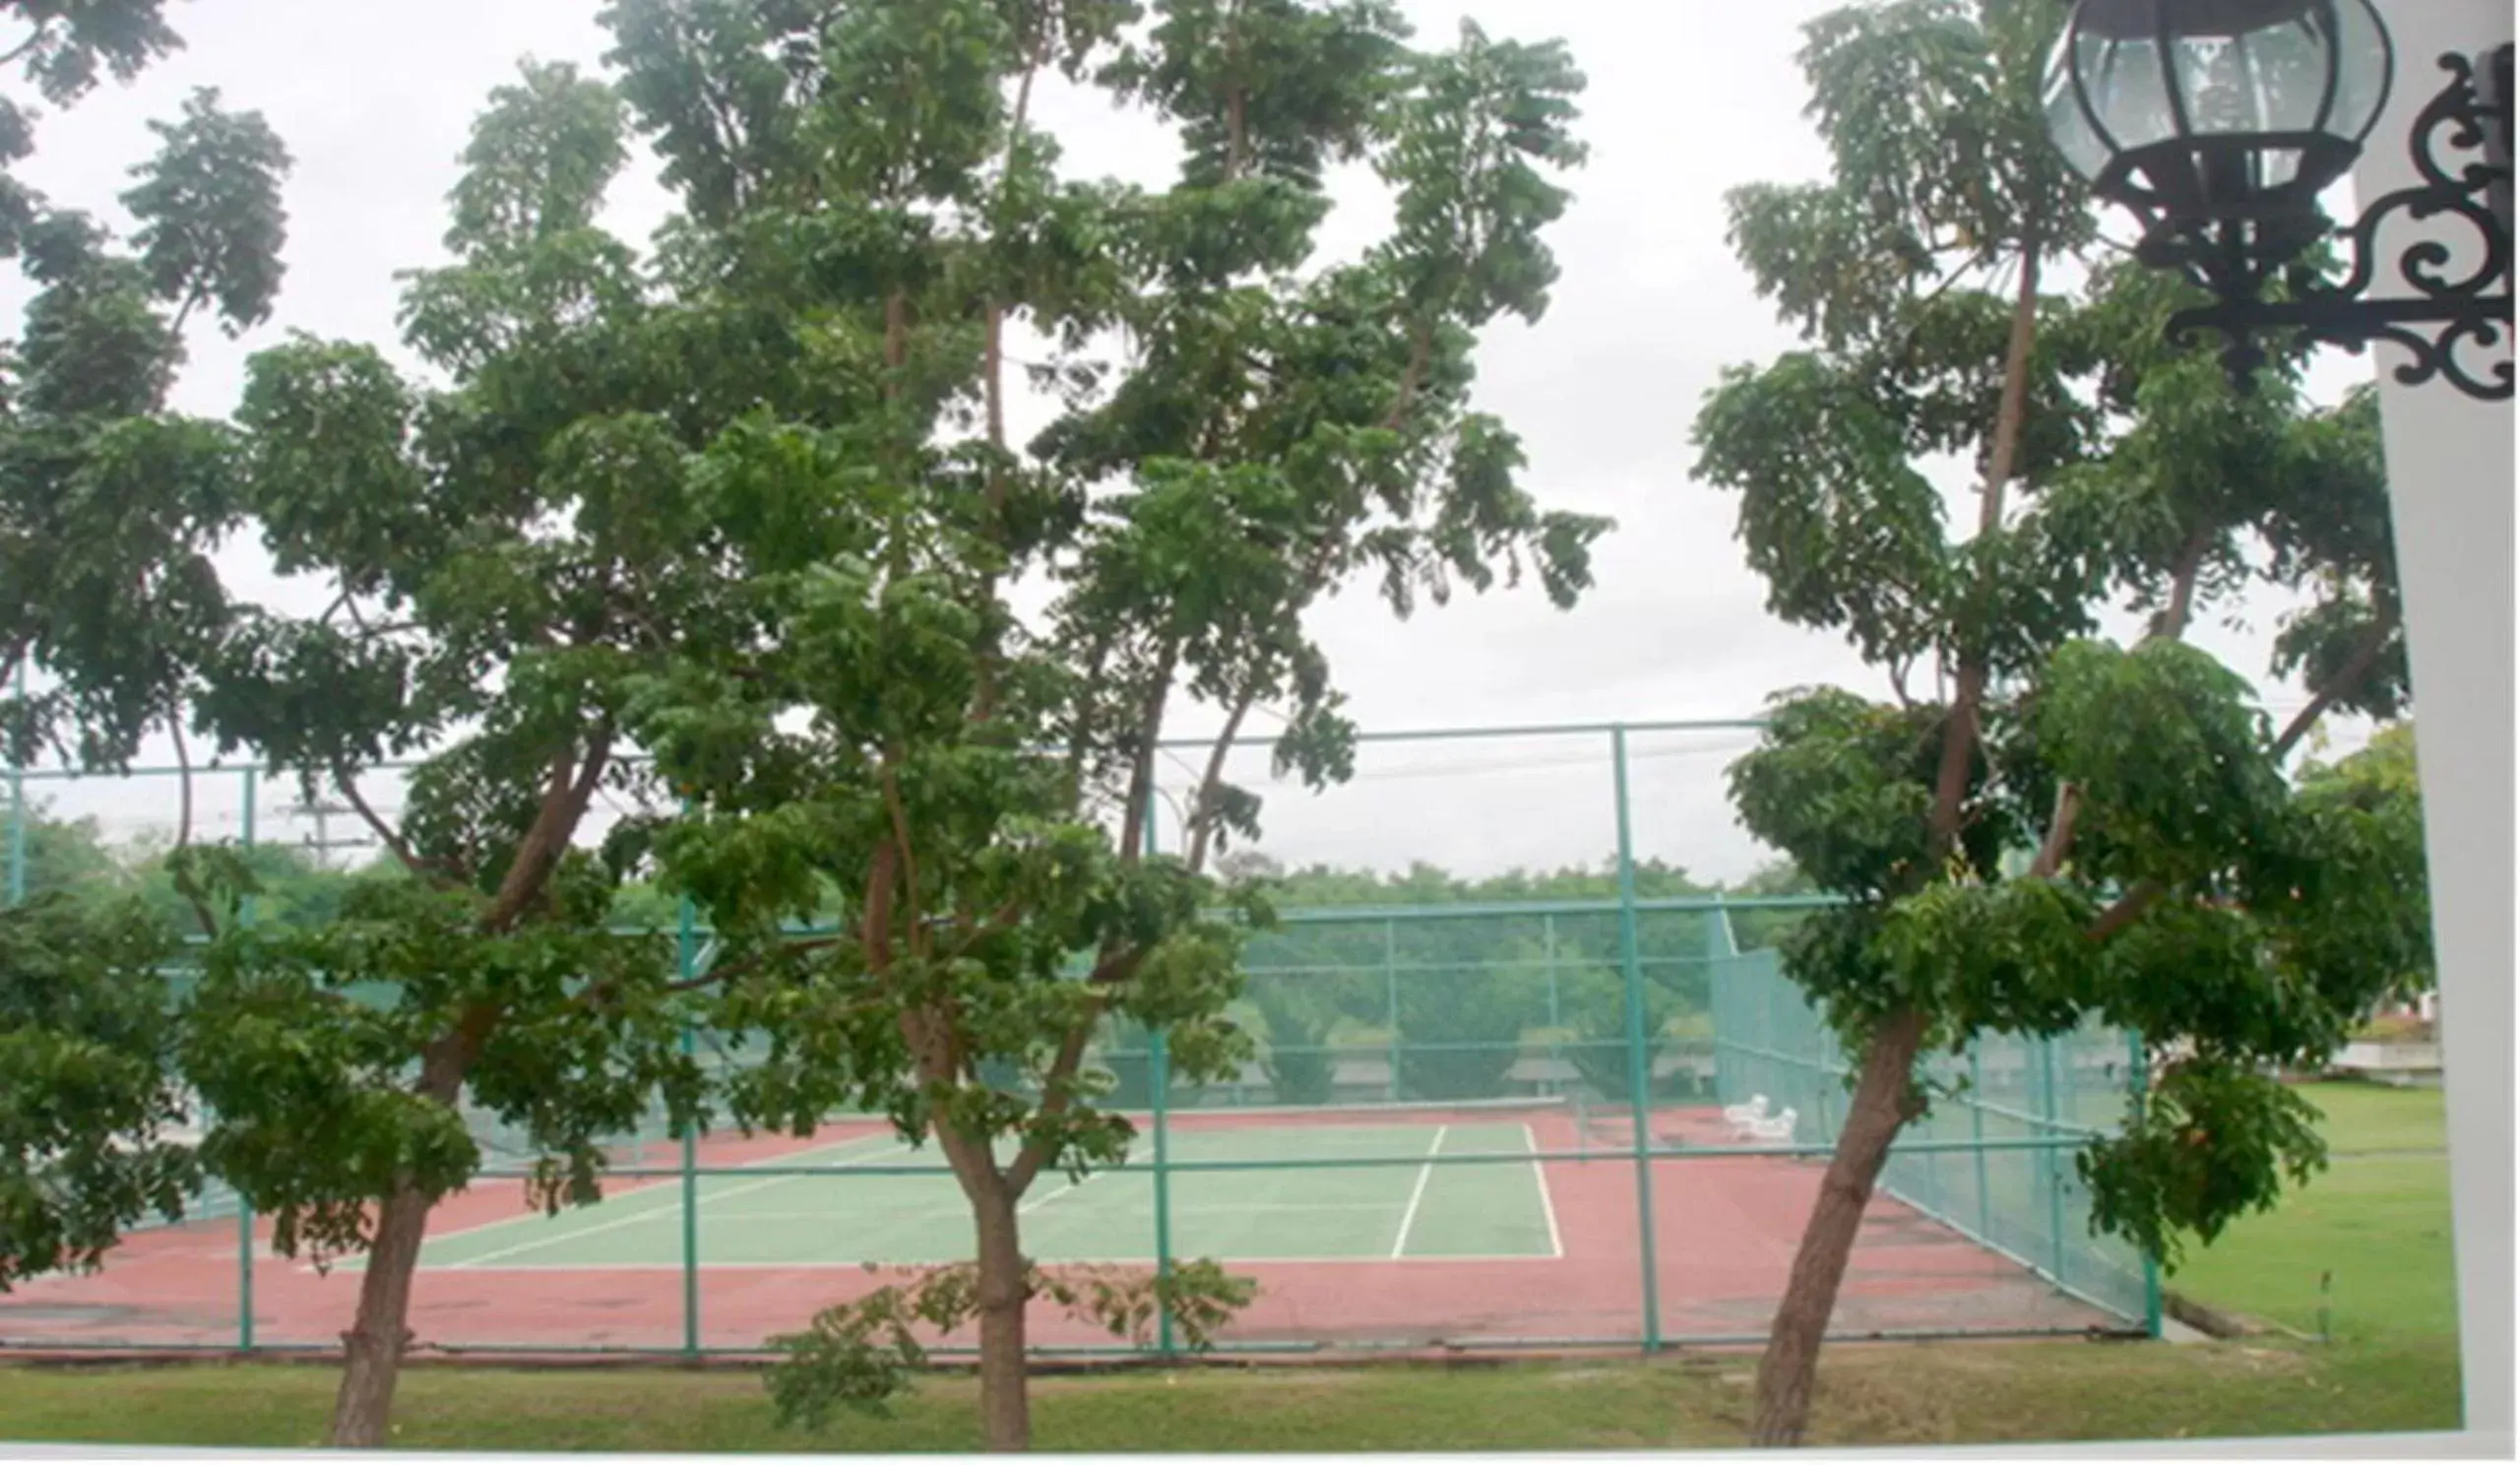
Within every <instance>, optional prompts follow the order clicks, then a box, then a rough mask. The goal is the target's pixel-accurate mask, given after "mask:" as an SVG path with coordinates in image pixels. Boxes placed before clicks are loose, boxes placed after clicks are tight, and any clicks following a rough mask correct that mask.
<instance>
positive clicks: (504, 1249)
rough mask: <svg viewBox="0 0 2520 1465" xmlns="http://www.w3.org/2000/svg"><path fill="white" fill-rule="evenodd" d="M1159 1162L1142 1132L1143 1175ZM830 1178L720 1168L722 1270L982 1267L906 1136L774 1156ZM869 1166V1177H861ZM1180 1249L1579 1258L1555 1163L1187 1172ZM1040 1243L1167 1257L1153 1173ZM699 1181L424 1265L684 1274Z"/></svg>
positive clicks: (1389, 1129)
mask: <svg viewBox="0 0 2520 1465" xmlns="http://www.w3.org/2000/svg"><path fill="white" fill-rule="evenodd" d="M1538 1150H1539V1146H1538V1145H1537V1143H1535V1141H1534V1139H1533V1135H1532V1131H1531V1129H1530V1127H1529V1126H1527V1125H1525V1124H1521V1123H1497V1122H1480V1123H1461V1124H1437V1123H1425V1124H1411V1123H1399V1124H1355V1125H1324V1126H1317V1127H1306V1126H1299V1125H1286V1126H1272V1127H1237V1128H1229V1129H1218V1130H1212V1131H1207V1132H1200V1131H1197V1130H1190V1131H1188V1132H1183V1131H1182V1130H1178V1129H1176V1130H1175V1131H1174V1132H1173V1133H1172V1134H1171V1135H1170V1136H1169V1138H1168V1140H1167V1145H1166V1160H1167V1162H1168V1163H1171V1164H1181V1163H1185V1162H1188V1163H1196V1162H1203V1161H1205V1162H1247V1161H1259V1160H1266V1161H1284V1162H1288V1163H1290V1164H1296V1165H1301V1164H1312V1163H1318V1162H1321V1161H1338V1160H1354V1159H1363V1158H1377V1159H1382V1158H1392V1157H1413V1156H1420V1155H1422V1156H1426V1157H1428V1158H1432V1157H1434V1156H1437V1155H1444V1156H1462V1155H1515V1154H1535V1155H1536V1154H1537V1153H1538ZM1150 1158H1151V1156H1150V1155H1149V1154H1148V1153H1147V1142H1146V1141H1145V1140H1144V1139H1143V1138H1141V1139H1140V1141H1139V1149H1138V1153H1137V1154H1136V1155H1134V1156H1133V1157H1132V1159H1133V1161H1134V1162H1135V1163H1139V1164H1144V1163H1145V1162H1147V1161H1148V1160H1149V1159H1150ZM763 1164H764V1166H766V1167H775V1168H780V1169H788V1168H795V1167H807V1166H810V1167H814V1168H815V1169H816V1170H817V1172H818V1173H817V1174H813V1175H765V1176H747V1175H744V1174H743V1173H742V1172H741V1171H735V1172H721V1173H718V1174H714V1175H705V1176H702V1177H700V1178H698V1180H697V1181H696V1182H695V1194H696V1201H695V1204H694V1212H695V1221H696V1228H695V1229H696V1231H697V1234H698V1236H697V1240H698V1256H699V1262H700V1265H702V1266H704V1267H794V1266H846V1265H856V1264H860V1263H866V1262H874V1263H882V1264H895V1263H899V1264H923V1263H934V1262H947V1261H955V1260H960V1259H965V1258H968V1257H969V1256H970V1255H971V1248H972V1235H971V1229H972V1221H971V1209H970V1207H969V1205H968V1204H967V1203H966V1202H965V1200H964V1197H963V1193H962V1190H961V1189H960V1187H959V1186H957V1185H956V1183H955V1181H954V1179H953V1178H952V1177H951V1176H949V1175H946V1174H943V1173H942V1172H941V1171H940V1172H938V1173H935V1174H927V1175H908V1176H904V1175H868V1174H864V1173H862V1171H863V1169H864V1168H865V1167H868V1166H897V1165H941V1164H942V1159H941V1157H940V1156H939V1155H938V1154H937V1152H936V1151H935V1149H934V1148H933V1146H930V1147H928V1148H927V1149H925V1150H924V1151H914V1150H912V1149H910V1148H909V1147H908V1146H906V1145H904V1144H902V1143H901V1141H900V1140H899V1139H898V1138H896V1137H895V1136H893V1135H891V1134H877V1135H868V1136H865V1137H863V1138H860V1139H855V1140H850V1141H845V1142H841V1143H836V1144H830V1145H823V1146H819V1147H817V1148H814V1149H811V1150H807V1151H804V1152H802V1153H799V1154H794V1155H788V1156H783V1157H781V1158H780V1159H778V1160H777V1161H772V1162H763ZM852 1171H858V1172H861V1173H858V1174H851V1172H852ZM1168 1190H1169V1197H1168V1198H1169V1210H1170V1221H1171V1229H1172V1238H1171V1250H1172V1253H1173V1254H1174V1255H1177V1256H1211V1257H1216V1258H1218V1259H1220V1260H1226V1261H1369V1260H1370V1261H1390V1260H1402V1261H1406V1260H1413V1259H1425V1260H1464V1259H1497V1260H1504V1259H1520V1258H1547V1257H1554V1256H1558V1255H1561V1254H1563V1248H1562V1246H1561V1244H1560V1242H1559V1239H1558V1232H1557V1218H1556V1215H1555V1213H1554V1211H1553V1209H1552V1206H1551V1204H1550V1200H1549V1195H1548V1185H1547V1180H1546V1178H1545V1177H1544V1176H1543V1174H1542V1173H1541V1167H1540V1163H1539V1162H1538V1161H1537V1160H1534V1161H1533V1162H1532V1163H1530V1164H1525V1165H1515V1164H1508V1163H1494V1164H1482V1165H1454V1166H1438V1165H1428V1164H1418V1165H1392V1166H1374V1167H1354V1168H1347V1169H1329V1170H1230V1171H1205V1172H1192V1173H1190V1174H1180V1173H1174V1174H1173V1175H1171V1176H1170V1178H1169V1184H1168ZM1022 1209H1023V1218H1024V1249H1025V1251H1026V1252H1027V1254H1029V1255H1031V1256H1032V1257H1033V1258H1034V1259H1036V1260H1038V1261H1042V1262H1098V1261H1099V1262H1130V1261H1135V1262H1145V1261H1152V1260H1153V1259H1154V1257H1155V1239H1156V1203H1155V1178H1154V1175H1153V1174H1152V1172H1151V1171H1149V1170H1136V1171H1127V1170H1124V1171H1107V1172H1103V1173H1101V1174H1097V1175H1092V1176H1089V1177H1087V1178H1085V1179H1084V1180H1083V1181H1077V1182H1072V1181H1070V1180H1069V1179H1068V1178H1067V1177H1065V1176H1063V1175H1058V1174H1049V1175H1044V1176H1043V1177H1042V1178H1040V1179H1038V1180H1036V1181H1035V1182H1034V1184H1033V1188H1032V1190H1031V1192H1030V1193H1028V1194H1027V1195H1026V1197H1025V1199H1024V1202H1023V1207H1022ZM682 1257H683V1187H682V1185H681V1183H680V1182H679V1181H671V1180H668V1181H664V1182H662V1183H651V1184H647V1185H644V1186H642V1187H640V1188H638V1189H634V1190H627V1191H623V1192H620V1193H618V1194H616V1195H614V1196H613V1197H612V1198H610V1199H607V1200H604V1201H602V1202H600V1203H599V1204H597V1205H593V1206H587V1207H583V1208H579V1209H573V1210H566V1211H563V1212H561V1213H560V1214H559V1215H558V1216H556V1217H547V1218H546V1217H544V1216H542V1215H540V1214H538V1213H537V1214H535V1215H531V1216H522V1217H519V1218H517V1219H515V1220H512V1221H498V1222H492V1223H490V1224H489V1225H486V1226H478V1227H474V1228H472V1229H469V1230H464V1231H458V1232H453V1233H450V1234H448V1235H444V1236H438V1237H433V1238H431V1239H430V1240H429V1242H427V1244H426V1245H425V1246H424V1247H423V1248H422V1250H421V1253H420V1264H421V1265H422V1266H426V1267H444V1268H450V1269H459V1270H472V1269H476V1268H513V1269H519V1270H536V1271H545V1270H564V1269H571V1268H596V1267H603V1268H661V1269H678V1268H679V1267H680V1266H681V1265H682Z"/></svg>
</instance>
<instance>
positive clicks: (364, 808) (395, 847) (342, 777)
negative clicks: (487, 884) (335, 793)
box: [333, 762, 463, 883]
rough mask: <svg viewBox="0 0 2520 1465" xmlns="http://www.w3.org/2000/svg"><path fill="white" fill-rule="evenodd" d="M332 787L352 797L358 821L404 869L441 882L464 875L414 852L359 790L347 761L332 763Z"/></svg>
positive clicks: (352, 805) (426, 878)
mask: <svg viewBox="0 0 2520 1465" xmlns="http://www.w3.org/2000/svg"><path fill="white" fill-rule="evenodd" d="M333 787H334V788H335V789H337V790H339V791H340V792H341V796H343V797H344V798H347V799H348V800H349V805H350V809H351V811H352V812H354V813H356V814H357V815H358V817H359V822H361V823H363V824H365V825H366V826H367V831H368V833H370V834H373V835H375V836H376V841H377V843H378V844H381V845H383V846H384V847H385V848H386V850H387V851H388V852H390V853H391V854H392V855H393V856H394V858H395V859H396V860H400V861H401V862H402V865H403V867H404V868H405V869H407V870H410V872H411V873H412V874H415V875H417V876H419V877H420V878H421V879H423V880H435V881H439V882H441V883H451V882H455V881H460V880H461V879H462V878H463V872H462V871H460V870H449V869H447V868H445V867H444V866H443V865H440V864H437V863H434V862H432V861H430V860H422V859H420V858H419V857H418V856H417V855H414V854H412V853H411V847H410V845H409V844H407V843H405V842H404V839H403V836H402V834H401V833H400V832H398V831H397V830H395V829H394V828H393V826H391V825H389V824H387V823H386V822H385V820H384V818H383V816H381V815H379V814H378V813H377V812H376V809H375V806H374V805H372V804H370V803H369V802H368V801H367V796H366V795H364V794H361V793H360V792H359V791H358V782H357V780H355V779H353V778H352V777H351V776H350V771H349V766H348V765H347V764H345V763H341V762H335V763H334V764H333Z"/></svg>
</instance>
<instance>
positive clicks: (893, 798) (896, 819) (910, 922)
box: [877, 760, 927, 956]
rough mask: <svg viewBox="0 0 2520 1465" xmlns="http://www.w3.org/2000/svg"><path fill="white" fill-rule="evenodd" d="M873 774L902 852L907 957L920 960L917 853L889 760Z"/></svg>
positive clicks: (922, 935)
mask: <svg viewBox="0 0 2520 1465" xmlns="http://www.w3.org/2000/svg"><path fill="white" fill-rule="evenodd" d="M877 773H878V777H879V778H880V780H881V782H882V784H883V790H884V811H885V812H886V813H888V814H890V815H892V820H893V843H894V844H896V845H898V846H899V847H900V848H901V852H902V863H901V868H902V889H903V893H904V894H905V896H906V897H907V898H908V902H909V903H908V905H907V907H906V909H905V924H907V926H908V927H909V930H910V947H911V954H912V955H914V956H924V955H926V945H927V940H926V935H925V930H924V927H923V926H922V925H921V924H920V923H919V919H918V852H917V851H916V850H915V849H914V848H913V847H912V845H911V839H910V814H909V811H908V810H906V809H905V808H903V806H902V786H901V780H900V779H898V778H896V777H895V776H894V774H893V765H892V763H891V761H890V760H886V761H885V762H883V763H882V764H880V765H878V769H877Z"/></svg>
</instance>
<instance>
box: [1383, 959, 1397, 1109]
mask: <svg viewBox="0 0 2520 1465" xmlns="http://www.w3.org/2000/svg"><path fill="white" fill-rule="evenodd" d="M1382 986H1383V1010H1384V1015H1385V1016H1386V1017H1387V1018H1388V1019H1389V1021H1390V1025H1391V1035H1390V1037H1389V1038H1388V1039H1387V1040H1385V1042H1384V1045H1383V1047H1384V1049H1385V1050H1386V1051H1388V1052H1389V1054H1390V1060H1391V1083H1390V1086H1389V1094H1390V1099H1391V1102H1392V1103H1394V1104H1398V1103H1399V1102H1400V938H1399V932H1398V929H1397V927H1395V926H1394V924H1393V923H1392V922H1391V920H1390V918H1388V917H1386V918H1384V920H1383V924H1382Z"/></svg>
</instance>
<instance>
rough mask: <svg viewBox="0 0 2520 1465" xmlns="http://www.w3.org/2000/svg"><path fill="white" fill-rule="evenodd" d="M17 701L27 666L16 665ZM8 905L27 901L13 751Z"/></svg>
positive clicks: (22, 778) (22, 816)
mask: <svg viewBox="0 0 2520 1465" xmlns="http://www.w3.org/2000/svg"><path fill="white" fill-rule="evenodd" d="M17 695H18V700H19V701H21V702H24V701H25V700H26V698H27V666H26V663H24V662H20V663H19V664H18V689H17ZM8 896H9V899H8V902H7V904H9V905H13V906H14V905H17V904H18V903H19V902H21V901H24V900H25V899H26V898H27V775H26V770H25V769H23V768H21V767H19V766H18V754H17V750H16V749H15V748H14V747H13V748H11V749H10V752H9V885H8Z"/></svg>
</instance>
